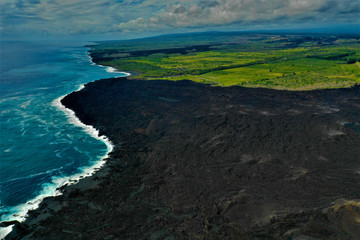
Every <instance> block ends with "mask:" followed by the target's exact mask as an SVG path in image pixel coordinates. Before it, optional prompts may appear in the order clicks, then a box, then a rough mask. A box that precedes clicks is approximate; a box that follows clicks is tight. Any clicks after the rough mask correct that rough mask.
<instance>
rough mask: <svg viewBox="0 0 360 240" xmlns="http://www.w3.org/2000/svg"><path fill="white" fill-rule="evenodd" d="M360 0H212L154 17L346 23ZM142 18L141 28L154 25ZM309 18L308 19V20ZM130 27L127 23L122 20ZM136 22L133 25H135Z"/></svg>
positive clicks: (168, 23) (197, 21)
mask: <svg viewBox="0 0 360 240" xmlns="http://www.w3.org/2000/svg"><path fill="white" fill-rule="evenodd" d="M358 17H359V2H358V1H353V0H342V1H341V2H337V1H334V0H316V1H314V0H216V1H215V0H210V1H200V2H195V3H187V4H179V3H177V4H173V5H168V6H167V7H166V10H165V11H164V12H160V13H158V14H156V15H155V16H153V17H152V20H151V21H152V22H154V20H155V19H156V22H157V23H158V24H157V26H156V27H157V28H167V27H168V28H174V27H182V28H186V27H209V26H223V25H229V24H238V25H240V26H241V25H251V24H263V25H266V24H275V25H276V24H278V25H280V24H282V23H287V24H289V23H302V22H303V21H310V20H311V21H313V22H312V23H328V22H332V23H335V22H336V23H343V22H352V23H354V21H357V22H358V21H359V20H356V19H359V18H358ZM146 23H150V21H146V20H144V19H143V20H142V22H141V25H139V29H142V28H143V27H145V28H151V27H155V26H151V25H150V24H146ZM308 23H309V22H305V24H308ZM120 26H121V27H124V28H126V27H127V26H128V25H127V23H121V25H120ZM134 27H135V26H134V25H132V28H134Z"/></svg>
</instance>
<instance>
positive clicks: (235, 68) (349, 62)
mask: <svg viewBox="0 0 360 240" xmlns="http://www.w3.org/2000/svg"><path fill="white" fill-rule="evenodd" d="M179 38H180V37H179V36H176V39H175V40H174V41H171V39H170V40H169V39H168V38H166V41H164V42H165V44H164V46H163V47H164V49H165V48H170V47H173V48H175V49H176V48H181V47H188V46H189V45H186V43H187V44H189V42H186V41H185V40H183V41H181V40H179ZM186 39H188V41H190V39H191V38H190V36H186ZM209 39H211V41H210V40H209ZM160 40H161V39H160ZM160 40H159V39H156V40H154V39H151V41H150V43H146V41H145V40H142V41H143V42H142V43H137V44H135V45H136V47H134V49H135V50H136V51H139V50H140V51H147V50H151V49H161V48H160V47H159V45H160V43H159V41H160ZM160 42H161V41H160ZM151 43H152V46H153V47H152V48H151V47H150V46H151ZM155 43H156V44H155ZM191 44H194V45H197V44H198V45H200V44H211V47H210V48H209V49H205V50H204V51H192V50H191V48H190V50H187V51H186V53H185V54H184V53H183V52H182V53H166V51H165V52H164V53H161V52H160V53H155V54H150V55H146V54H144V56H131V54H130V55H129V54H128V53H127V52H129V51H132V48H131V43H129V42H126V44H125V43H124V44H123V45H121V42H117V43H116V44H115V43H103V44H100V45H99V46H95V47H94V48H93V50H92V51H94V52H96V53H101V52H102V51H103V52H106V53H111V52H116V53H117V55H115V56H117V57H114V58H107V59H106V60H105V61H100V62H98V63H100V64H102V65H108V66H113V67H115V68H117V69H119V70H121V71H130V72H136V73H138V74H137V75H136V76H133V77H136V78H141V79H147V80H159V79H160V80H173V81H177V80H192V81H195V82H200V83H209V84H213V85H219V86H232V85H240V86H245V87H265V88H273V89H287V90H311V89H322V88H339V87H350V86H353V85H355V84H359V83H360V63H359V60H360V41H359V38H358V37H356V36H355V37H353V38H351V37H347V38H341V37H336V38H334V37H333V36H303V35H291V36H281V35H264V34H250V35H244V34H238V35H236V34H233V35H229V36H223V35H220V36H219V37H218V38H216V37H211V38H210V37H209V36H207V37H204V38H201V37H200V36H196V38H195V40H194V39H192V40H191ZM121 46H122V47H121ZM124 53H126V54H124ZM144 53H146V52H144ZM121 54H123V55H121ZM140 55H141V54H140ZM106 56H109V54H108V55H106Z"/></svg>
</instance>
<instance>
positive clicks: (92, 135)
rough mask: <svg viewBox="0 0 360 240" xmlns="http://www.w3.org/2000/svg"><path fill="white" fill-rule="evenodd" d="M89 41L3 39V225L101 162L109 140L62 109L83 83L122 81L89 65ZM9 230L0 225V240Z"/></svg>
mask: <svg viewBox="0 0 360 240" xmlns="http://www.w3.org/2000/svg"><path fill="white" fill-rule="evenodd" d="M85 44H89V43H84V42H61V43H59V42H1V52H0V53H1V54H0V55H1V58H0V81H1V85H0V124H1V126H0V222H1V221H11V220H18V221H22V220H24V217H25V215H26V212H27V211H28V210H29V209H34V208H36V207H37V206H38V205H39V203H40V202H41V200H42V199H43V198H44V197H47V196H54V195H58V194H59V192H58V191H57V190H56V188H58V187H59V186H62V185H64V184H66V183H69V182H76V180H78V179H79V178H80V176H86V175H89V174H91V173H92V172H93V171H94V169H95V168H97V167H99V166H101V164H103V161H102V159H103V158H104V157H106V155H107V153H108V152H109V151H111V147H112V146H111V143H110V142H109V141H107V140H106V139H105V138H104V137H99V136H97V132H96V130H95V129H93V128H92V127H90V126H84V125H83V124H82V123H80V122H79V121H78V120H77V119H76V118H75V117H74V113H73V112H72V111H70V110H67V109H65V108H64V107H63V106H62V105H61V104H60V99H61V97H63V96H64V95H66V94H68V93H70V92H72V91H76V90H77V89H79V88H81V87H82V86H83V84H85V83H88V82H91V81H94V80H98V79H102V78H110V77H120V76H125V75H126V74H125V73H120V72H117V71H114V69H112V68H109V67H102V66H98V65H95V64H93V63H92V62H91V60H90V58H89V56H88V54H87V50H88V49H87V48H85V47H84V45H85ZM10 230H11V228H0V238H1V237H2V236H4V235H5V234H6V233H7V232H9V231H10Z"/></svg>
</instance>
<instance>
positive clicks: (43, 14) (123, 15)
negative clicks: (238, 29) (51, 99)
mask: <svg viewBox="0 0 360 240" xmlns="http://www.w3.org/2000/svg"><path fill="white" fill-rule="evenodd" d="M0 17H1V21H0V22H1V23H0V29H1V30H0V31H1V32H2V33H24V34H33V33H35V34H36V33H40V34H42V33H43V32H48V33H49V34H76V33H107V32H140V31H154V30H159V29H163V30H165V29H170V30H173V29H177V28H181V29H183V28H197V27H198V28H201V27H212V26H228V25H237V26H248V25H255V24H260V25H261V24H262V25H264V26H266V25H268V24H272V25H278V26H281V24H284V23H287V24H293V23H302V22H304V23H309V22H311V23H342V22H353V23H358V22H359V1H357V0H355V1H354V0H342V1H336V0H316V1H315V0H168V1H163V0H116V1H114V0H1V2H0Z"/></svg>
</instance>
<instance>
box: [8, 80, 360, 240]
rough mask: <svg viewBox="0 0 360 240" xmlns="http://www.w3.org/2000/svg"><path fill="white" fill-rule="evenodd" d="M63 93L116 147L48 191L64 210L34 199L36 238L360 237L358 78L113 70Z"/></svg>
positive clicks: (33, 236) (66, 101)
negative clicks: (266, 79) (312, 81)
mask: <svg viewBox="0 0 360 240" xmlns="http://www.w3.org/2000/svg"><path fill="white" fill-rule="evenodd" d="M62 103H63V104H64V105H65V106H66V107H68V108H71V109H73V110H74V111H75V112H76V115H77V116H78V117H79V118H80V119H81V121H83V122H84V123H85V124H90V125H93V126H94V127H95V128H97V129H99V130H100V133H101V134H105V135H106V136H108V137H109V138H110V140H111V141H112V142H113V143H114V144H115V148H114V151H113V152H112V153H111V154H110V157H109V159H108V160H107V163H106V165H105V167H104V168H102V169H101V170H100V171H99V172H98V173H96V174H95V175H94V176H92V177H90V178H85V179H82V180H80V181H79V184H77V185H74V186H68V187H66V189H65V191H64V195H63V196H59V197H56V198H53V200H51V199H47V201H48V205H49V206H50V204H49V202H51V201H52V202H53V203H57V204H58V205H59V206H61V210H57V211H55V210H54V211H52V215H51V216H50V217H48V218H44V217H42V216H44V214H45V212H44V211H45V209H39V210H37V211H39V215H38V216H36V217H33V218H29V219H28V220H27V221H26V222H25V224H27V225H29V226H30V230H31V233H30V234H28V235H26V237H28V238H31V239H104V238H110V236H111V237H113V239H116V238H118V239H292V238H293V239H302V238H304V237H314V238H319V239H351V238H353V239H356V237H357V236H359V235H357V234H358V233H359V229H360V227H359V222H356V216H358V215H356V214H358V213H359V210H360V204H359V203H358V202H357V201H356V199H360V174H359V171H360V161H359V156H360V148H359V147H358V146H360V137H359V120H360V87H359V86H355V87H353V88H348V89H336V90H319V91H309V92H289V91H275V90H268V89H248V88H241V87H228V88H221V87H211V86H208V85H201V84H197V83H193V82H190V81H180V82H168V81H140V80H127V79H126V78H113V79H104V80H100V81H96V82H92V83H89V84H87V85H86V87H85V88H84V89H83V90H81V91H79V92H74V93H71V94H69V95H68V96H67V97H65V98H64V99H63V100H62ZM89 186H92V187H89ZM348 200H355V201H353V202H348ZM53 205H54V204H53ZM339 206H340V207H339ZM341 206H343V207H341ZM354 216H355V217H354ZM33 224H36V225H34V227H31V226H33ZM9 239H10V238H9Z"/></svg>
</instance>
